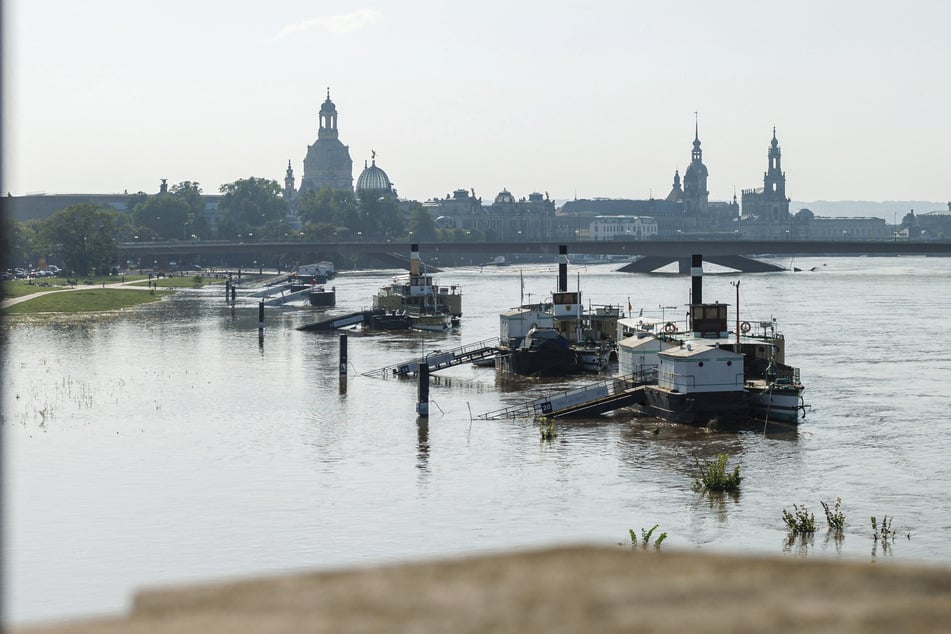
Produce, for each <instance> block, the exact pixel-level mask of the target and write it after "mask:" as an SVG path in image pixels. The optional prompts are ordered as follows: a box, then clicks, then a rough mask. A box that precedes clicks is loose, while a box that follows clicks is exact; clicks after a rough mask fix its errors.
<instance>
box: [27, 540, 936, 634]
mask: <svg viewBox="0 0 951 634" xmlns="http://www.w3.org/2000/svg"><path fill="white" fill-rule="evenodd" d="M949 627H951V569H948V568H929V567H924V566H900V565H894V564H885V563H877V564H866V563H857V562H841V561H829V560H802V559H791V558H754V557H742V556H731V555H720V554H709V553H701V552H675V551H663V552H652V551H631V550H630V549H625V548H601V547H570V548H558V549H552V550H543V551H532V552H515V553H508V554H498V555H485V556H475V557H469V558H465V559H456V560H446V561H436V562H428V563H412V564H403V565H392V566H380V567H374V568H367V569H357V570H347V571H340V572H324V573H314V574H295V575H287V576H282V577H274V578H262V579H252V580H247V581H237V582H231V583H220V584H213V585H199V586H194V587H181V588H174V589H159V590H148V591H144V592H142V593H140V594H139V595H138V596H137V597H136V599H135V604H134V608H133V611H132V614H131V615H129V616H127V617H122V618H115V619H99V620H95V621H86V622H82V623H70V624H60V625H51V626H46V627H31V628H22V629H20V630H14V631H19V632H21V633H24V634H25V633H30V634H40V633H50V634H51V633H58V634H80V633H83V634H85V633H90V634H91V633H93V632H95V633H96V634H113V633H116V634H117V633H119V632H131V633H139V632H142V633H144V632H156V633H162V634H165V633H169V634H171V633H173V632H174V633H177V634H191V633H194V634H199V633H201V634H208V633H214V632H229V633H231V632H244V633H250V634H257V633H262V634H263V633H265V632H266V633H268V634H276V633H284V632H287V633H291V632H294V633H298V632H319V633H323V632H327V633H330V632H334V633H337V632H414V633H419V634H428V633H437V632H438V633H440V634H443V633H448V632H452V633H468V632H473V633H475V632H512V633H516V632H517V633H519V634H533V633H536V632H537V633H543V632H544V633H545V634H557V633H561V632H566V633H567V632H599V633H603V632H625V633H630V632H677V633H678V634H680V633H683V632H756V633H763V632H803V633H806V632H808V633H810V634H815V632H837V633H839V634H843V633H853V632H854V633H859V632H861V633H863V634H867V633H875V632H883V633H886V632H887V633H888V634H895V633H896V632H947V631H948V628H949Z"/></svg>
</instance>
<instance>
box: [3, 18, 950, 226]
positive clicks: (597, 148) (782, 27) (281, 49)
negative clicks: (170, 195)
mask: <svg viewBox="0 0 951 634" xmlns="http://www.w3.org/2000/svg"><path fill="white" fill-rule="evenodd" d="M3 8H4V16H3V17H4V20H3V27H4V29H3V30H4V32H3V42H4V50H3V60H4V69H3V70H4V73H3V77H4V86H3V88H4V117H3V125H4V130H3V135H4V139H5V143H4V148H3V149H4V157H3V159H4V160H3V168H4V173H3V190H4V192H5V193H6V192H10V193H12V194H13V195H16V196H22V195H27V194H33V193H40V192H43V193H48V194H58V193H121V192H123V191H128V192H130V193H132V192H136V191H145V192H153V191H157V187H158V183H159V181H160V179H162V178H166V179H168V182H169V183H170V184H174V183H179V182H182V181H186V180H190V181H197V182H198V183H200V184H201V187H202V189H203V190H204V192H205V193H206V194H214V193H217V192H218V188H219V187H220V186H221V185H222V184H224V183H230V182H233V181H235V180H238V179H240V178H247V177H251V176H255V177H263V178H270V179H274V180H276V181H278V182H281V183H282V182H283V178H284V171H285V169H286V167H287V164H288V161H290V163H291V165H292V167H293V169H294V174H295V177H296V178H297V183H298V184H300V179H301V176H302V171H303V158H304V156H305V154H306V152H307V146H308V145H309V144H312V143H314V142H315V140H316V138H317V128H318V119H317V112H318V109H319V108H320V105H321V103H322V102H323V101H324V99H325V98H326V96H327V91H328V88H329V91H330V96H331V99H332V100H333V101H334V103H335V104H336V107H337V110H338V111H339V122H338V127H339V130H340V139H341V141H342V142H343V143H344V144H345V145H347V146H349V149H350V155H351V157H352V159H353V163H354V170H353V178H354V180H356V178H357V176H359V174H360V171H361V170H362V169H363V165H364V161H369V160H370V158H371V153H372V152H374V151H375V152H376V162H377V165H378V166H379V167H381V168H383V169H384V170H385V171H386V172H387V174H388V175H389V177H390V179H391V180H392V182H393V183H394V185H395V186H396V188H397V191H398V193H399V195H400V196H401V197H404V198H411V199H416V200H426V199H430V198H443V197H445V196H446V195H447V194H451V192H452V191H453V190H455V189H459V188H463V189H466V190H470V189H474V190H475V192H476V195H477V196H480V197H482V198H483V199H484V200H487V201H488V200H491V199H492V198H493V197H494V196H495V195H496V194H497V193H498V192H499V191H501V190H502V189H507V190H508V191H510V192H512V193H513V194H514V195H515V196H516V197H522V196H527V195H528V194H529V193H531V192H533V191H538V192H543V193H548V194H550V196H551V197H552V198H558V199H572V198H592V197H612V198H648V197H650V196H654V197H655V198H662V197H664V196H666V195H667V192H668V191H669V190H670V186H671V183H672V181H673V177H674V171H675V170H679V171H680V174H681V176H682V175H683V172H684V170H685V168H686V166H687V165H688V164H689V161H690V150H691V144H692V142H693V139H694V129H695V128H694V126H695V125H698V127H699V138H700V141H701V143H702V150H703V162H704V163H705V164H706V166H707V167H708V169H709V174H710V176H709V190H710V198H711V200H729V199H731V198H732V197H733V195H734V193H736V195H737V196H739V195H740V192H741V191H742V190H743V189H749V188H755V187H761V186H762V184H763V182H762V177H763V172H764V171H765V169H766V167H767V149H768V147H769V142H770V139H771V138H772V135H773V127H774V126H775V128H776V136H777V138H778V140H779V143H780V147H781V149H782V153H783V154H782V161H783V163H782V164H783V169H784V171H785V172H786V175H787V188H788V192H789V195H790V197H792V198H793V199H794V200H807V201H808V200H816V201H848V200H853V201H854V200H859V201H906V200H935V201H945V200H949V199H951V178H949V174H948V170H947V160H946V157H945V156H944V155H945V154H946V145H947V144H948V142H949V141H951V123H949V118H948V116H947V113H948V112H951V84H949V83H948V82H947V81H944V80H941V79H940V78H941V77H944V76H946V73H947V69H946V68H945V64H946V62H947V60H948V59H951V41H949V39H948V38H947V34H946V27H947V24H949V23H951V5H949V4H946V3H941V2H937V1H924V2H917V3H913V4H907V5H898V4H896V3H890V2H882V1H873V2H853V1H851V0H849V1H845V2H836V3H824V2H818V1H815V0H806V1H804V2H801V3H795V4H792V5H782V6H780V5H763V4H761V3H752V2H743V1H739V0H726V1H724V2H720V3H715V4H713V3H705V2H700V1H699V0H687V1H685V2H682V3H679V4H678V5H677V9H676V10H671V8H670V5H658V4H647V3H639V2H638V3H629V2H621V1H608V2H603V3H598V4H596V5H568V6H561V5H559V6H557V7H553V6H552V5H550V4H548V3H541V2H537V1H531V2H524V3H517V4H515V5H511V4H509V3H502V2H497V1H494V0H489V1H487V2H482V3H478V4H462V5H456V4H448V5H439V4H437V5H432V4H430V3H426V2H421V1H419V0H409V1H406V2H401V3H398V4H396V3H364V2H359V3H356V2H348V1H343V2H340V3H336V4H334V5H315V4H314V3H310V2H304V1H303V0H279V1H278V2H275V3H271V4H270V5H268V7H267V9H266V10H264V9H262V6H261V5H260V4H259V3H256V2H254V3H253V2H250V1H249V0H237V1H236V2H233V3H230V4H229V5H227V7H224V6H223V5H220V4H216V3H215V4H213V3H185V2H183V1H182V0H170V1H169V2H166V3H162V4H161V5H160V6H159V7H156V6H154V5H153V6H151V7H144V6H142V5H140V4H136V3H124V2H120V1H119V0H91V1H90V2H86V3H82V4H77V5H73V4H69V3H66V4H63V3H59V2H54V1H53V0H32V1H31V2H25V1H23V0H15V1H12V2H11V1H8V2H6V3H5V4H4V6H3ZM695 113H696V114H695ZM906 211H907V210H906ZM916 211H918V210H917V209H916ZM921 211H922V212H924V211H930V210H927V209H922V210H921Z"/></svg>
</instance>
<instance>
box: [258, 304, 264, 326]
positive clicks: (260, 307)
mask: <svg viewBox="0 0 951 634" xmlns="http://www.w3.org/2000/svg"><path fill="white" fill-rule="evenodd" d="M258 332H259V333H261V334H262V335H263V334H264V300H263V299H262V300H261V303H259V304H258Z"/></svg>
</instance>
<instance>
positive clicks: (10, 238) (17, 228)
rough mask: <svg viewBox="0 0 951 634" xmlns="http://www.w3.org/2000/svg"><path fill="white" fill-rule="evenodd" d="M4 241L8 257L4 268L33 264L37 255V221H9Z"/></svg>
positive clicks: (23, 266) (24, 266) (4, 248)
mask: <svg viewBox="0 0 951 634" xmlns="http://www.w3.org/2000/svg"><path fill="white" fill-rule="evenodd" d="M3 243H4V244H3V253H4V254H5V258H6V262H4V265H3V268H4V269H7V268H13V267H22V268H26V267H27V266H29V265H31V264H32V263H33V262H34V260H35V258H36V255H37V246H36V225H35V223H27V222H18V221H16V220H12V221H10V222H8V223H7V226H6V231H4V232H3Z"/></svg>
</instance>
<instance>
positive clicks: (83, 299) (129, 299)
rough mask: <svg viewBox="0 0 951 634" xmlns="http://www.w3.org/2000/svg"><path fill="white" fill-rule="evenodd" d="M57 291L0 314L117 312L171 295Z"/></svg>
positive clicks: (116, 290)
mask: <svg viewBox="0 0 951 634" xmlns="http://www.w3.org/2000/svg"><path fill="white" fill-rule="evenodd" d="M60 291H61V292H56V293H53V292H50V293H44V294H42V295H38V296H37V297H33V298H31V299H29V300H26V301H23V302H20V303H18V304H13V305H12V306H7V307H5V308H4V309H3V314H4V315H24V314H36V313H97V312H104V311H112V310H120V309H123V308H130V307H132V306H138V305H139V304H148V303H149V302H154V301H157V300H160V299H162V297H163V296H165V295H168V294H169V292H170V291H154V290H152V291H147V290H140V289H121V288H108V287H106V288H101V287H100V288H88V289H86V288H83V289H76V290H65V289H60Z"/></svg>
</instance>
